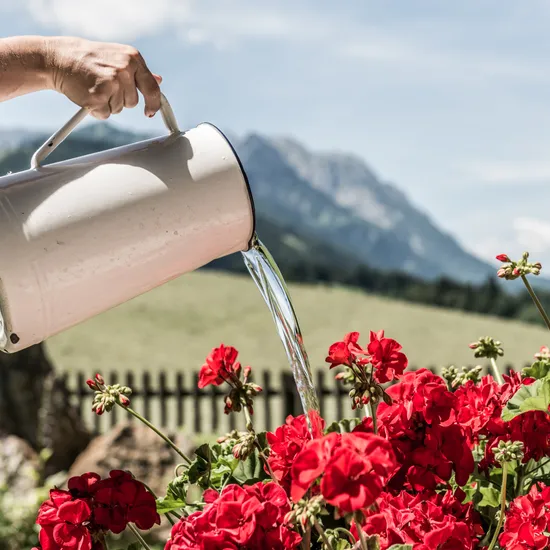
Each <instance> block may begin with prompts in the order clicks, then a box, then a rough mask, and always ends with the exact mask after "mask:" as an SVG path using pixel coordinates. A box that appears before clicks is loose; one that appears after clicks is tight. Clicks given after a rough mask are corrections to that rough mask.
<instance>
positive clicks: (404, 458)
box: [378, 369, 474, 491]
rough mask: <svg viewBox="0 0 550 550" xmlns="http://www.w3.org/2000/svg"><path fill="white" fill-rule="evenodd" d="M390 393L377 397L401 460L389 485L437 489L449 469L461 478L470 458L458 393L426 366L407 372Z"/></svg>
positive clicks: (386, 433) (383, 429)
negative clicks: (383, 399) (382, 398)
mask: <svg viewBox="0 0 550 550" xmlns="http://www.w3.org/2000/svg"><path fill="white" fill-rule="evenodd" d="M388 394H389V395H390V397H391V398H392V401H393V402H392V404H391V405H387V404H386V403H380V405H379V407H378V421H379V433H380V435H381V436H383V437H385V438H386V439H388V440H389V442H390V443H391V445H392V448H393V450H394V452H395V455H396V457H397V462H398V464H399V468H398V469H397V471H396V472H395V474H394V475H393V476H392V478H391V479H390V480H389V482H388V485H389V487H390V488H391V489H392V490H394V491H400V490H402V489H403V488H411V489H413V490H415V491H422V490H424V489H435V488H436V487H437V486H438V485H439V484H444V483H447V482H448V481H449V480H450V478H451V476H452V474H453V472H454V474H455V477H456V482H457V483H458V484H459V485H463V484H465V483H466V482H467V480H468V477H469V475H470V474H471V473H472V471H473V469H474V460H473V456H472V451H471V448H470V445H469V440H468V434H467V432H466V430H465V429H464V428H462V427H461V426H459V425H457V424H456V423H455V419H456V415H457V399H456V397H455V396H454V395H453V394H452V393H451V392H449V391H448V390H447V388H446V384H445V382H444V381H443V379H442V378H441V377H439V376H436V375H434V374H433V373H431V372H429V371H428V370H426V369H421V370H419V371H416V372H409V373H407V374H405V375H404V377H403V379H402V380H401V382H399V383H398V384H395V385H394V386H392V387H390V388H389V389H388Z"/></svg>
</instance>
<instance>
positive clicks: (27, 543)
mask: <svg viewBox="0 0 550 550" xmlns="http://www.w3.org/2000/svg"><path fill="white" fill-rule="evenodd" d="M37 474H38V472H37ZM63 477H64V476H63V474H58V475H57V476H54V477H51V478H49V479H47V480H46V482H45V484H44V485H43V486H41V487H37V488H36V489H32V490H30V491H26V492H25V493H20V492H17V493H15V492H13V491H11V490H10V488H9V487H0V550H21V549H27V548H32V547H33V546H36V545H37V543H38V526H37V525H36V524H35V522H36V517H37V515H38V509H39V508H40V505H41V504H42V502H44V501H45V500H47V498H48V493H49V490H50V489H51V488H53V487H54V486H55V485H58V484H60V481H61V480H62V478H63Z"/></svg>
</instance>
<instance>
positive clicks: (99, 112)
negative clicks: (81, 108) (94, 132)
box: [90, 103, 111, 120]
mask: <svg viewBox="0 0 550 550" xmlns="http://www.w3.org/2000/svg"><path fill="white" fill-rule="evenodd" d="M90 114H91V115H92V116H93V117H94V118H97V119H99V120H107V119H108V118H109V117H110V116H111V108H110V107H109V104H108V103H107V104H106V105H103V106H101V107H98V108H97V109H93V110H92V111H90Z"/></svg>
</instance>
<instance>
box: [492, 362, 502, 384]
mask: <svg viewBox="0 0 550 550" xmlns="http://www.w3.org/2000/svg"><path fill="white" fill-rule="evenodd" d="M490 361H491V367H493V376H494V378H495V380H496V381H497V384H499V385H501V386H502V384H504V379H503V378H502V374H501V372H500V369H499V368H498V365H497V362H496V360H495V358H494V357H491V359H490Z"/></svg>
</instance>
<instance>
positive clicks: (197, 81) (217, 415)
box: [0, 0, 550, 548]
mask: <svg viewBox="0 0 550 550" xmlns="http://www.w3.org/2000/svg"><path fill="white" fill-rule="evenodd" d="M549 26H550V2H548V1H546V0H532V1H531V2H529V3H519V2H512V1H511V0H510V1H509V0H505V1H502V0H499V1H498V2H497V1H496V0H487V1H485V2H483V3H479V2H476V1H474V0H465V1H463V2H455V3H448V2H445V3H442V2H440V1H438V0H417V1H416V2H406V1H398V2H391V3H388V2H384V1H383V0H368V1H365V2H361V3H358V2H340V3H335V2H329V1H326V0H316V1H315V2H313V1H309V0H302V1H300V2H295V1H294V2H291V1H290V0H281V1H277V2H271V3H265V5H258V3H257V2H253V1H252V0H223V1H216V2H215V1H214V0H201V1H198V0H195V1H193V0H156V1H154V2H148V1H145V0H94V1H93V2H91V1H81V0H3V1H2V3H1V5H0V35H1V36H10V35H23V34H42V35H43V34H47V35H55V34H64V35H77V36H82V37H86V38H90V39H97V40H103V41H116V42H125V43H131V44H132V45H134V46H136V47H137V48H138V49H139V50H140V51H141V53H142V54H143V56H144V58H145V59H146V61H147V63H148V65H149V67H150V69H151V70H152V71H154V72H155V73H157V74H160V75H162V76H163V79H164V80H163V85H162V89H163V91H164V93H165V94H166V96H167V97H168V99H169V100H170V102H171V104H172V106H173V108H174V110H175V113H176V115H177V117H178V119H179V122H180V125H181V127H182V128H190V127H192V126H194V125H196V124H197V123H199V122H202V121H208V122H212V123H214V124H215V125H217V126H218V127H220V128H221V129H222V130H223V131H224V132H225V133H226V134H227V135H228V136H229V137H230V140H231V141H232V143H233V144H234V145H235V147H236V149H237V152H238V154H239V156H240V157H241V160H242V161H243V163H244V167H245V170H246V171H247V173H248V176H249V179H250V182H251V186H252V191H253V194H254V199H255V203H256V209H257V215H258V232H259V236H260V238H261V239H262V240H263V241H264V242H265V243H266V244H267V245H268V247H269V248H270V250H271V251H272V253H273V255H274V257H275V259H276V260H277V262H278V263H279V265H280V267H281V270H282V272H283V274H284V275H285V277H286V278H287V279H288V281H290V282H291V284H290V290H291V293H292V297H293V299H294V302H295V308H296V311H297V313H298V316H299V319H300V322H301V324H302V328H303V332H304V338H305V343H306V347H307V349H308V351H309V353H310V358H311V362H312V367H313V368H314V370H315V377H316V381H317V384H318V387H319V388H320V389H321V394H322V396H323V408H324V413H325V415H326V416H327V417H328V419H329V420H330V419H333V418H336V417H340V416H341V414H342V413H341V411H342V410H344V411H347V410H348V408H347V407H348V402H347V399H346V396H345V391H344V390H342V391H340V392H338V391H337V390H336V386H335V384H334V382H333V379H332V378H333V377H332V374H329V373H328V372H326V366H325V363H324V358H325V355H326V351H327V349H328V347H329V346H330V344H331V343H332V342H334V341H336V340H339V339H341V338H342V337H343V335H344V334H345V333H346V332H349V331H352V330H356V331H359V332H362V333H364V337H368V331H369V330H379V329H381V328H384V329H385V330H386V335H387V336H390V337H392V338H396V339H397V340H398V341H399V342H400V343H402V344H403V347H404V350H403V351H404V352H405V353H406V354H407V355H408V357H409V361H410V364H411V365H412V366H413V367H415V368H420V367H428V368H434V369H439V368H441V367H442V366H448V365H451V364H453V365H457V366H459V367H460V366H462V365H474V364H476V361H475V359H474V358H473V355H472V352H471V350H469V349H468V343H469V342H470V341H473V340H476V339H477V338H478V337H480V336H485V335H491V336H493V337H495V338H497V339H499V340H501V341H502V344H503V347H504V350H505V356H504V359H503V361H502V368H503V369H504V368H505V366H514V367H515V368H521V367H523V366H524V364H525V363H527V362H529V361H530V360H531V359H532V356H533V354H534V353H535V352H536V351H537V350H538V349H539V348H540V346H541V345H546V344H547V343H548V337H547V333H546V331H545V330H544V329H543V327H542V326H541V324H540V323H539V320H538V316H537V312H536V310H535V308H534V306H532V304H531V302H530V299H529V297H528V296H527V295H526V294H525V293H524V292H523V291H522V286H521V282H518V281H515V282H512V283H507V284H502V283H501V281H499V280H498V279H497V278H496V276H495V273H496V269H497V264H496V262H495V261H494V256H495V255H496V254H498V253H507V254H509V255H510V256H512V257H514V256H518V255H519V254H521V253H522V252H523V251H524V250H529V251H530V252H531V254H532V258H533V261H541V262H542V264H543V270H542V275H541V277H539V278H538V279H537V281H536V283H537V284H536V288H537V290H538V291H539V293H540V296H541V298H542V300H543V302H545V303H546V304H549V305H550V280H545V279H544V274H545V269H544V267H545V265H546V263H547V262H548V261H549V260H550V222H549V221H548V216H547V211H546V210H547V209H546V205H547V204H548V202H549V199H550V187H549V186H548V185H547V183H548V181H549V180H550V161H549V160H548V158H547V156H548V155H547V150H548V147H549V145H550V106H549V104H548V96H549V92H550V61H549V59H550V58H549V56H548V53H549V44H550V43H549V41H548V28H549ZM75 110H76V107H75V106H74V105H72V104H71V103H70V101H69V100H67V99H66V98H64V97H62V96H60V95H58V94H56V93H54V92H43V93H39V94H33V95H29V96H26V97H22V98H19V99H16V100H13V101H10V102H8V103H3V104H0V174H6V173H8V172H10V171H11V172H15V171H19V170H23V169H26V168H27V167H28V163H29V160H30V157H31V155H32V153H33V152H34V150H35V149H36V147H37V146H38V145H39V144H41V143H42V142H43V141H44V140H45V139H46V138H47V136H48V135H50V134H51V133H52V132H53V131H54V130H56V129H57V128H58V127H59V126H61V124H62V123H64V122H65V121H66V120H67V119H68V118H69V117H70V116H71V115H72V114H73V113H74V112H75ZM162 133H164V129H163V126H162V123H161V120H160V117H159V116H157V117H155V118H154V119H153V120H149V119H147V118H145V117H144V116H143V105H142V104H140V106H138V107H137V108H136V109H134V110H132V111H126V112H124V113H122V114H121V115H117V116H115V117H112V118H111V119H110V120H109V121H108V122H106V123H100V122H97V121H86V123H85V124H84V125H83V126H82V128H81V129H80V130H78V131H77V132H75V133H74V135H73V136H71V138H70V139H69V140H67V142H66V143H65V144H64V145H63V146H62V147H60V149H59V150H58V151H56V153H55V154H54V155H52V160H60V159H65V158H71V157H75V156H79V155H83V154H88V153H93V152H96V151H99V150H102V149H108V148H112V147H115V146H119V145H123V144H126V143H131V142H134V141H138V140H141V139H145V138H148V137H150V136H154V135H160V134H162ZM6 260H7V261H9V258H8V259H4V261H6ZM220 342H224V343H225V344H227V345H233V346H235V347H237V348H238V349H239V350H240V359H241V360H242V362H243V363H244V364H247V365H248V364H249V365H251V366H252V367H253V368H254V369H255V372H256V381H257V382H259V383H260V384H263V385H264V388H265V389H266V391H265V392H264V395H266V396H267V397H265V399H264V401H262V404H261V405H260V406H259V408H258V411H257V422H258V426H259V427H261V428H267V427H271V428H273V427H275V426H276V425H278V424H279V423H280V422H282V421H283V419H284V417H285V416H286V414H288V413H295V414H299V412H300V410H299V405H298V403H297V400H296V395H295V393H294V391H293V384H292V379H291V378H290V377H289V370H288V366H287V363H286V359H285V356H284V353H283V348H282V346H281V343H280V341H279V340H278V337H277V335H276V332H275V330H274V327H273V325H272V321H271V318H270V314H269V312H268V311H267V309H266V308H265V305H264V304H263V301H262V299H261V296H260V294H259V293H258V291H257V290H256V288H255V286H254V283H253V282H252V280H251V279H250V278H249V277H248V276H247V275H246V273H245V269H244V265H243V264H242V260H241V258H240V256H238V255H237V256H234V257H228V258H224V259H222V260H219V261H216V262H214V263H213V264H211V265H209V266H207V267H206V268H204V269H201V270H199V271H198V272H196V273H193V274H190V275H186V276H184V277H182V278H180V279H179V280H177V281H174V282H173V283H170V284H168V285H166V286H164V287H162V288H159V289H157V290H156V291H153V292H151V293H149V294H147V295H145V296H142V297H139V298H137V299H135V300H133V301H132V302H130V303H128V304H125V305H123V306H121V307H119V308H116V309H114V310H112V311H110V312H107V313H105V314H103V315H102V316H100V317H98V318H95V319H92V320H91V321H89V322H87V323H84V324H82V325H80V326H78V327H75V328H74V329H71V330H69V331H67V332H66V333H63V334H60V335H59V336H56V337H55V338H52V339H51V340H50V341H48V342H46V344H45V345H44V346H37V347H36V348H33V349H31V350H28V351H26V352H22V353H20V354H18V355H16V356H13V357H6V358H1V360H0V431H3V432H4V433H6V434H10V435H9V437H7V438H4V439H3V440H2V441H3V443H2V444H3V446H4V451H1V450H0V486H1V485H2V481H4V486H7V485H8V481H9V480H10V479H12V478H10V476H12V475H15V474H14V473H13V472H16V471H17V469H18V468H16V467H15V466H14V464H19V462H17V460H19V459H17V460H16V459H14V458H13V457H14V456H19V457H20V459H21V461H23V462H24V461H25V460H27V459H26V458H25V457H27V458H28V457H30V458H29V460H30V461H31V463H32V465H33V468H31V469H33V471H35V470H36V469H37V468H38V470H39V471H40V472H42V473H41V474H40V475H41V476H42V478H43V479H45V476H47V475H50V474H52V473H55V472H57V471H60V470H62V471H67V470H69V469H71V468H72V471H78V470H79V469H82V468H84V466H86V467H88V466H89V464H93V465H95V467H96V469H101V468H103V469H105V470H106V469H107V468H108V467H111V466H112V465H113V464H115V465H120V464H123V465H126V464H127V462H124V460H127V461H128V460H130V458H128V452H125V451H124V452H123V451H121V452H120V453H119V454H120V457H119V459H118V460H119V462H118V463H116V461H114V462H112V460H111V459H108V458H106V456H105V455H106V454H107V450H108V449H109V448H111V449H112V448H113V446H115V447H116V446H117V445H118V446H119V447H120V448H124V447H123V445H124V444H126V445H127V447H126V448H127V449H135V448H137V447H139V440H140V437H141V436H140V435H139V434H136V432H135V427H132V426H130V425H121V424H119V421H121V420H122V417H121V416H120V415H119V417H114V416H111V417H109V418H107V417H104V418H102V419H101V421H99V419H93V418H92V416H91V412H90V410H89V409H90V404H91V400H90V396H89V395H88V393H87V391H86V387H85V385H84V380H85V379H86V378H88V377H89V376H91V375H93V373H95V372H96V371H99V372H102V373H104V374H105V375H106V377H107V378H108V379H109V380H116V381H119V382H129V383H130V385H132V386H133V387H134V389H135V390H136V398H135V399H134V404H135V408H136V409H140V410H142V411H145V412H146V413H147V414H149V416H150V417H151V418H152V419H153V420H154V421H155V422H157V423H159V424H162V425H165V426H167V428H168V429H170V430H173V431H174V432H175V433H178V434H180V435H182V437H185V438H186V441H187V442H188V443H189V445H192V444H195V443H196V441H198V440H200V439H201V438H203V437H204V434H210V436H211V434H217V433H222V432H224V431H226V430H227V429H230V428H232V427H234V424H232V423H231V422H230V420H229V419H228V418H226V417H224V415H223V414H222V400H221V398H220V397H216V396H213V395H211V394H209V393H204V394H203V393H202V392H198V391H197V390H196V373H197V372H198V370H199V369H200V366H201V364H202V363H203V361H204V358H205V357H206V355H207V354H208V353H209V351H210V350H211V348H212V347H214V346H217V345H219V343H220ZM323 388H324V390H323ZM69 405H70V407H71V408H70V411H69V409H68V407H69ZM67 411H69V412H67ZM2 413H3V414H2ZM61 417H63V418H64V420H63V421H60V420H59V419H60V418H61ZM2 418H3V419H2ZM112 424H117V427H115V428H114V429H110V427H111V425H112ZM237 424H238V422H237ZM68 433H70V434H72V435H71V438H70V439H71V442H72V443H71V445H70V447H71V448H70V449H69V448H68V445H67V441H68V439H67V436H66V434H68ZM98 433H102V434H104V435H102V436H101V438H95V439H94V435H95V434H98ZM60 434H65V435H60ZM90 441H91V444H90V446H88V448H87V450H84V449H86V447H87V445H88V443H90ZM98 441H99V442H98ZM115 443H116V445H115ZM10 445H11V446H10ZM18 445H19V447H18ZM94 445H95V447H94ZM102 446H103V447H102ZM6 449H7V450H6ZM13 449H17V452H18V453H19V454H17V452H15V451H14V450H13ZM41 449H49V451H48V453H49V454H48V453H46V454H45V455H44V457H43V458H44V460H40V459H39V458H38V455H37V454H36V453H37V451H40V450H41ZM90 449H91V450H90ZM102 449H103V451H105V452H104V454H103V455H102V454H101V453H102ZM83 450H84V453H83V454H80V453H81V452H82V451H83ZM164 451H165V450H163V449H160V450H159V453H160V454H159V456H160V455H161V454H162V452H164ZM136 452H137V451H136ZM2 453H3V456H4V463H2V460H3V459H2ZM10 453H11V454H10ZM14 453H15V454H14ZM52 453H53V458H52V456H50V455H51V454H52ZM94 453H95V454H94ZM77 456H78V457H79V458H78V459H77V465H76V466H75V465H74V464H73V462H74V460H75V458H76V457H77ZM90 456H91V458H90ZM136 456H137V457H138V458H136V459H135V460H138V459H139V452H137V454H136ZM167 456H168V458H166V460H165V462H166V464H171V460H173V459H172V458H170V455H169V454H168V455H167ZM6 457H7V458H6ZM157 459H158V460H157V462H158V463H155V464H156V466H155V465H152V464H148V465H146V466H143V468H144V471H145V472H149V475H150V477H152V478H156V477H158V475H160V474H158V475H157V473H154V472H157V470H155V468H158V472H160V471H164V470H163V468H164V466H163V464H164V462H163V460H164V459H161V458H159V457H157ZM110 460H111V462H109V461H110ZM113 460H114V459H113ZM10 461H11V462H10ZM14 461H15V462H14ZM33 461H34V462H33ZM78 461H80V462H78ZM86 461H88V462H86ZM90 461H92V462H90ZM94 461H95V462H94ZM23 462H22V463H23ZM27 462H28V461H27ZM2 464H4V465H2ZM7 464H8V465H7ZM9 464H11V466H9ZM10 468H11V470H10ZM10 472H11V473H10ZM144 475H145V474H144ZM10 483H12V486H13V481H12V482H10ZM32 483H34V485H36V482H32ZM32 483H31V484H32ZM1 515H2V514H1V510H0V516H1ZM8 523H9V522H6V524H8ZM10 525H11V526H12V527H10V529H12V530H13V525H14V523H13V522H12V523H11V524H10ZM1 529H2V520H1V519H0V539H1V532H2V531H1ZM6 529H8V527H6ZM19 531H20V530H19ZM10 536H12V537H13V536H14V535H13V533H12V535H10ZM1 540H11V539H9V537H8V538H7V539H6V538H4V539H1ZM4 544H8V543H4ZM17 544H20V543H19V542H18V543H17ZM21 544H22V543H21ZM0 548H2V547H1V546H0ZM6 548H17V546H11V547H9V546H6Z"/></svg>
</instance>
